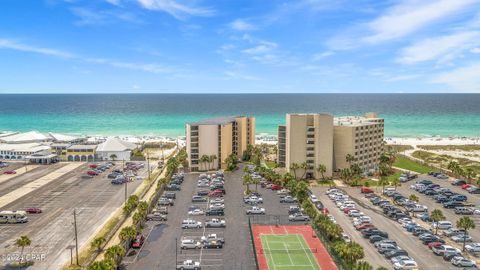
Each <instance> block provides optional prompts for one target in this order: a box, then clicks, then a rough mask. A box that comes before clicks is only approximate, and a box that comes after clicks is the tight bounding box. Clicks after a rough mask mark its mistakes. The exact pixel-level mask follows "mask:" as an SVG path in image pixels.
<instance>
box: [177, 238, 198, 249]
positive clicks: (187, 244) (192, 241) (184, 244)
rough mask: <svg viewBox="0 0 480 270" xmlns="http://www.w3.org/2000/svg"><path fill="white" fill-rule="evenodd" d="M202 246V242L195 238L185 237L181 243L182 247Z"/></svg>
mask: <svg viewBox="0 0 480 270" xmlns="http://www.w3.org/2000/svg"><path fill="white" fill-rule="evenodd" d="M201 247H202V244H201V243H200V242H199V241H196V240H195V239H183V240H182V242H181V243H180V248H181V249H199V248H201Z"/></svg>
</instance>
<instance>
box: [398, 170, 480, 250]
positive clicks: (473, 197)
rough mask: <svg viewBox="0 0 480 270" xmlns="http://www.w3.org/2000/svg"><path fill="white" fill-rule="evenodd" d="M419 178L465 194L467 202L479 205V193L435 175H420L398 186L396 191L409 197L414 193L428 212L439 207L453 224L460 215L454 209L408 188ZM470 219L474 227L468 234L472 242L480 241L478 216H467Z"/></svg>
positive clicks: (479, 217) (479, 220)
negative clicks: (473, 192) (453, 184)
mask: <svg viewBox="0 0 480 270" xmlns="http://www.w3.org/2000/svg"><path fill="white" fill-rule="evenodd" d="M420 179H426V180H431V181H432V182H433V183H435V184H439V185H440V186H442V187H446V188H449V189H450V190H452V191H453V192H456V193H459V194H462V195H465V196H467V198H468V200H467V202H468V203H471V204H473V205H475V206H477V207H478V206H480V195H479V194H470V193H468V192H467V191H466V190H464V189H462V188H461V187H459V186H452V185H451V183H452V180H440V179H437V178H435V177H432V176H429V175H420V176H419V177H418V179H416V180H414V181H410V182H407V183H404V184H402V185H401V186H400V187H398V191H399V192H400V193H401V194H403V195H405V196H406V197H409V196H410V195H411V194H415V195H416V196H417V197H418V198H419V199H420V200H419V203H420V204H423V205H425V206H427V207H428V210H429V212H431V211H432V210H434V209H440V210H442V212H443V214H444V215H445V217H446V219H447V220H449V221H451V222H452V223H453V224H455V223H456V222H457V220H458V219H460V218H461V217H462V215H457V214H455V213H454V210H455V209H451V208H450V209H447V208H443V207H442V204H441V203H437V202H435V200H434V199H433V198H432V197H429V196H426V195H424V194H421V193H419V192H416V191H415V190H413V189H411V188H410V185H412V184H414V183H415V181H418V180H420ZM469 217H470V218H471V219H473V220H474V221H475V225H476V229H474V230H471V231H470V232H469V234H470V235H471V236H472V238H473V241H474V242H480V230H479V229H478V228H480V216H479V215H471V216H469Z"/></svg>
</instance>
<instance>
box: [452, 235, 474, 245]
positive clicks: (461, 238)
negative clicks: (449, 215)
mask: <svg viewBox="0 0 480 270" xmlns="http://www.w3.org/2000/svg"><path fill="white" fill-rule="evenodd" d="M450 239H452V241H454V242H455V243H463V242H472V237H471V236H470V235H466V234H457V235H455V236H453V237H451V238H450Z"/></svg>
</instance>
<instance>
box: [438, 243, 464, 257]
mask: <svg viewBox="0 0 480 270" xmlns="http://www.w3.org/2000/svg"><path fill="white" fill-rule="evenodd" d="M432 251H433V253H434V254H435V255H439V256H443V254H445V253H446V252H447V253H457V254H460V250H459V249H457V248H454V247H452V246H449V245H440V246H438V247H432Z"/></svg>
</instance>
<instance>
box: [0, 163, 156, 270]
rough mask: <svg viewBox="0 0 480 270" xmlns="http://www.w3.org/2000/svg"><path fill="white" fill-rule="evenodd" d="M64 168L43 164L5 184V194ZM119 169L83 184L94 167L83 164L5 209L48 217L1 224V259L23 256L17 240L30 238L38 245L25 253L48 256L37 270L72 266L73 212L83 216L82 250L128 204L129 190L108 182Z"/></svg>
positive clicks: (132, 184)
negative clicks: (37, 211)
mask: <svg viewBox="0 0 480 270" xmlns="http://www.w3.org/2000/svg"><path fill="white" fill-rule="evenodd" d="M63 166H65V163H57V164H53V165H42V166H40V167H38V168H37V169H35V170H32V171H31V172H28V173H26V174H22V175H19V176H18V177H14V178H12V179H11V180H9V181H6V182H4V183H1V184H0V190H1V191H2V195H3V194H4V192H9V191H10V190H15V189H18V188H19V187H22V186H24V185H26V184H28V183H30V182H32V181H35V180H36V179H38V178H41V177H44V176H45V175H48V174H49V173H51V172H52V171H54V170H56V169H58V168H62V167H63ZM114 168H122V165H121V164H117V165H116V166H115V167H114ZM114 168H111V169H110V170H108V171H106V172H104V173H102V174H100V175H98V176H95V177H93V178H91V179H83V178H81V175H82V174H84V173H85V172H86V171H87V170H88V165H87V164H82V165H80V166H79V167H78V168H76V169H73V170H71V171H69V172H67V173H65V174H64V175H62V176H61V177H59V178H57V179H54V180H53V181H51V182H49V183H48V184H46V185H44V186H41V187H38V188H36V189H34V190H32V191H31V192H30V193H28V194H26V195H25V196H22V197H20V198H18V199H16V200H15V201H13V202H12V203H10V204H8V205H6V206H5V207H3V208H2V210H25V209H26V208H28V207H37V208H40V209H41V210H42V213H40V214H28V219H29V221H28V222H27V223H25V224H0V228H1V229H0V243H2V248H1V249H0V255H8V254H12V253H16V252H19V250H18V248H17V247H15V246H14V241H15V239H17V238H18V237H19V236H20V235H27V236H28V237H29V238H30V239H31V240H32V245H31V246H30V247H27V248H25V253H26V254H41V255H43V256H44V260H42V261H37V262H35V265H34V266H33V267H31V269H57V268H59V267H60V265H62V264H64V263H66V262H67V261H69V260H70V251H69V250H67V249H66V248H67V246H68V245H72V244H74V233H73V225H72V223H73V209H76V212H77V224H78V226H77V228H78V243H79V246H80V247H81V246H83V245H89V243H87V240H88V239H89V238H90V237H91V235H93V234H94V233H95V231H96V230H97V229H98V228H100V227H101V226H102V225H103V223H104V222H105V221H106V220H108V218H109V217H110V216H111V214H112V213H113V212H115V210H116V209H117V208H118V207H119V206H120V205H121V204H122V203H123V201H124V190H125V187H124V186H123V185H112V184H111V183H110V179H108V178H107V174H108V172H109V171H111V170H113V169H114ZM146 173H147V172H146V169H142V170H141V171H139V174H140V175H143V176H145V175H146ZM141 182H142V181H134V182H130V183H128V190H127V192H128V194H131V193H132V192H134V190H135V189H136V188H137V187H138V186H139V185H140V184H141ZM1 263H8V261H3V262H1ZM29 269H30V268H29Z"/></svg>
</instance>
